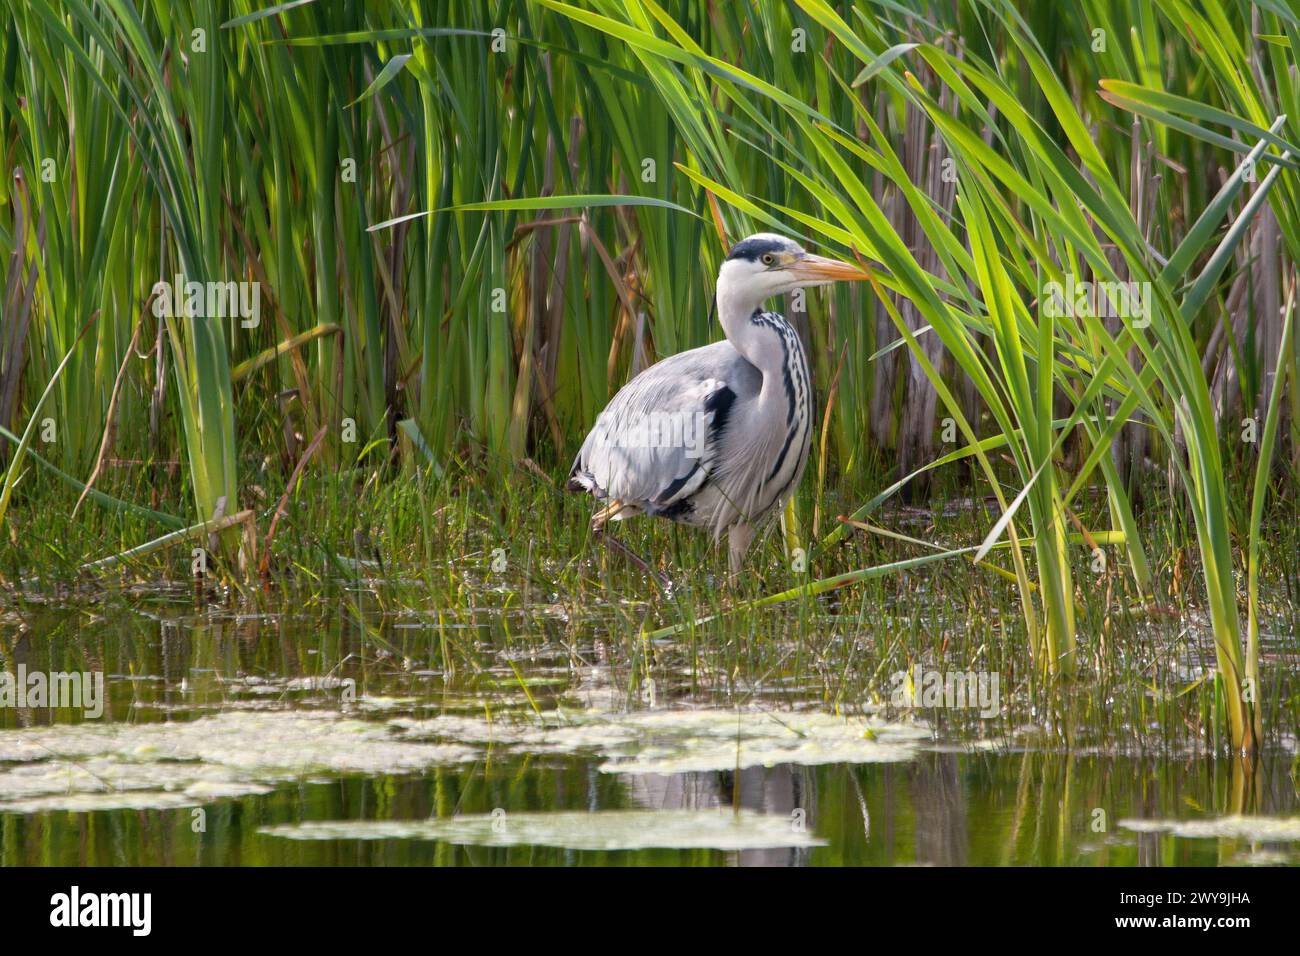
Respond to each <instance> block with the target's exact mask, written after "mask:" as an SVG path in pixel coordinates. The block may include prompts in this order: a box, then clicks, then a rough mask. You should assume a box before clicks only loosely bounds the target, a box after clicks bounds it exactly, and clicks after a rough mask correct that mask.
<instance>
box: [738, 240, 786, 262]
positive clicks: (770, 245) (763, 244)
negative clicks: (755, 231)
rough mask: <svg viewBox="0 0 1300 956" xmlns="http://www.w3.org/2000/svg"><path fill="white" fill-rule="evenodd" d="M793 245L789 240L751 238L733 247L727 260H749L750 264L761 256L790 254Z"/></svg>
mask: <svg viewBox="0 0 1300 956" xmlns="http://www.w3.org/2000/svg"><path fill="white" fill-rule="evenodd" d="M792 245H793V243H791V242H790V241H789V240H787V239H768V238H766V237H759V236H751V237H750V238H748V239H742V240H740V242H738V243H736V244H735V245H734V246H732V247H731V252H730V253H728V254H727V260H728V261H730V260H732V259H748V260H749V261H750V262H754V261H756V260H757V259H758V257H759V256H763V255H766V254H767V253H769V252H789V251H790V248H791V246H792Z"/></svg>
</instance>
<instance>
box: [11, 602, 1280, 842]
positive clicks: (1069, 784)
mask: <svg viewBox="0 0 1300 956" xmlns="http://www.w3.org/2000/svg"><path fill="white" fill-rule="evenodd" d="M290 603H292V602H290ZM552 617H553V618H554V622H553V624H552V625H548V626H544V627H541V628H540V629H533V630H529V629H527V628H524V627H522V626H521V622H519V621H515V622H514V623H513V625H512V624H511V622H510V618H509V616H508V615H503V614H500V613H494V614H484V615H480V614H477V613H473V614H466V613H464V612H459V613H456V614H452V613H450V612H447V613H444V614H442V615H438V614H437V613H436V612H428V611H424V612H417V611H411V610H400V609H398V608H396V607H388V608H386V609H383V610H381V609H379V608H375V607H365V608H364V609H359V606H358V605H357V604H356V603H355V602H354V601H351V600H343V601H338V600H335V601H322V602H320V603H314V602H311V601H306V602H304V603H303V604H302V605H301V606H297V607H294V608H293V609H292V610H286V609H285V608H279V609H277V610H275V611H274V612H272V611H269V610H267V609H264V608H263V609H257V610H252V611H248V610H246V611H241V612H238V613H236V612H231V611H228V610H226V611H223V610H221V609H219V608H208V607H201V606H200V607H196V606H195V604H194V602H193V600H192V597H191V596H190V595H189V594H188V593H187V592H186V591H184V590H180V591H176V592H168V591H164V590H154V591H151V592H148V593H145V594H133V595H117V596H112V597H111V598H108V599H106V600H104V601H101V602H99V603H97V604H89V605H76V606H67V607H62V608H51V609H50V610H48V611H42V612H38V613H36V614H34V615H27V616H26V617H25V621H26V623H25V625H24V626H22V627H19V626H16V622H15V620H14V619H12V618H3V619H0V656H2V658H3V669H4V670H8V671H10V672H15V671H16V669H17V667H18V665H20V664H21V665H22V666H23V667H24V668H25V669H26V670H27V671H28V672H31V671H38V670H39V671H43V672H52V671H65V672H71V671H89V672H94V671H102V672H103V673H104V674H105V678H106V680H105V690H106V699H105V700H104V701H103V715H102V717H100V718H99V719H98V720H86V719H84V715H83V714H82V712H81V710H80V709H78V708H75V707H72V708H69V707H63V708H55V709H49V708H26V709H18V708H3V709H0V863H3V864H4V865H7V866H12V865H51V864H62V865H84V864H94V865H181V866H193V865H248V864H258V865H336V864H349V865H372V864H383V865H410V866H427V865H439V866H458V865H463V866H484V865H506V864H525V863H544V864H565V865H600V864H648V865H659V864H671V865H767V864H776V865H813V866H819V865H839V864H858V865H861V864H867V865H1015V864H1044V865H1081V866H1138V865H1141V866H1180V865H1250V864H1273V863H1296V862H1300V797H1298V796H1297V790H1296V783H1295V780H1294V760H1295V757H1294V750H1293V748H1289V747H1287V746H1286V745H1285V744H1283V745H1280V746H1275V747H1274V748H1273V749H1271V750H1270V751H1269V752H1268V753H1266V754H1265V755H1264V758H1263V760H1262V761H1261V763H1260V765H1259V768H1258V769H1257V771H1256V772H1255V774H1254V777H1253V779H1252V780H1251V781H1250V783H1249V785H1246V784H1245V783H1243V778H1242V776H1240V775H1239V774H1238V775H1234V773H1233V768H1232V766H1231V762H1230V761H1226V760H1215V759H1212V758H1210V757H1208V756H1205V755H1204V754H1203V753H1199V754H1198V753H1197V752H1196V751H1195V750H1192V749H1188V748H1186V747H1166V748H1161V747H1159V746H1152V747H1150V748H1148V749H1147V751H1146V752H1145V753H1144V752H1141V748H1138V747H1135V746H1133V744H1132V741H1131V740H1130V741H1129V742H1128V743H1127V744H1125V745H1120V744H1118V743H1116V744H1115V745H1113V746H1109V747H1107V746H1101V745H1098V744H1097V740H1098V739H1100V738H1101V737H1102V736H1103V735H1101V734H1100V733H1095V734H1093V735H1092V737H1091V738H1089V744H1088V745H1087V746H1084V747H1075V748H1072V749H1071V751H1070V752H1067V751H1066V750H1064V749H1062V748H1061V747H1059V746H1056V745H1055V744H1054V743H1053V741H1052V738H1051V737H1050V736H1049V735H1047V734H1045V733H1042V732H1041V728H1038V729H1034V728H1032V727H1028V728H1027V727H1025V726H1024V724H1023V716H1024V715H1023V714H1018V713H1017V714H1014V715H1012V717H1011V718H1009V719H1004V720H1001V721H996V722H991V723H990V722H985V723H981V722H980V721H978V720H970V721H965V722H962V723H960V724H959V725H944V726H941V727H940V726H939V724H942V722H931V721H926V720H921V719H918V718H917V717H916V716H915V715H913V714H910V713H900V712H895V711H891V710H889V709H887V708H884V707H882V706H879V704H876V703H872V702H871V701H870V700H868V699H866V697H865V696H864V697H862V698H860V699H855V700H851V701H844V700H841V701H840V707H839V710H840V713H839V714H835V713H833V711H834V709H835V708H834V706H833V705H832V704H831V703H828V696H829V695H828V689H827V684H826V682H825V681H824V680H819V679H818V678H817V676H816V673H815V672H816V668H815V666H812V665H809V666H808V667H807V668H806V670H800V669H791V668H790V667H789V666H786V667H784V668H776V667H768V668H766V669H765V670H763V672H762V673H750V674H738V673H736V671H735V668H734V667H733V668H732V670H730V671H727V670H726V669H725V668H723V667H716V668H710V667H704V668H701V667H699V666H695V667H685V666H682V665H681V660H682V658H680V656H678V655H677V654H676V649H675V648H674V647H673V646H671V645H668V644H665V645H664V646H662V647H657V648H644V647H638V646H637V644H636V642H635V641H633V642H631V643H628V642H626V641H623V642H620V641H619V640H618V639H616V638H615V637H613V636H612V632H609V631H607V629H606V628H604V627H602V625H601V624H600V623H599V621H595V620H593V621H592V622H587V623H585V624H584V625H583V626H581V627H574V626H573V625H572V624H571V622H567V621H565V620H563V617H564V616H563V615H561V614H556V615H552ZM525 632H526V633H525ZM449 644H450V645H451V646H452V649H451V650H448V645H449ZM629 647H630V648H631V652H629ZM648 659H649V663H647V660H648ZM778 659H782V658H779V657H778ZM443 660H451V661H452V663H453V664H454V667H453V668H452V669H450V670H449V669H446V668H442V667H435V666H432V664H431V662H435V661H437V662H441V661H443ZM1290 739H1292V738H1290V737H1287V736H1284V737H1283V740H1290ZM1242 811H1249V815H1248V816H1247V817H1246V818H1245V819H1242V818H1240V816H1239V815H1240V814H1241V812H1242Z"/></svg>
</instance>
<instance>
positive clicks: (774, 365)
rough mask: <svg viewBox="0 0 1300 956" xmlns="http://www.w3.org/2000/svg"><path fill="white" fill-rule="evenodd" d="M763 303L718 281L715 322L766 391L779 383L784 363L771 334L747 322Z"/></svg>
mask: <svg viewBox="0 0 1300 956" xmlns="http://www.w3.org/2000/svg"><path fill="white" fill-rule="evenodd" d="M763 302H764V300H763V299H762V298H758V297H756V296H755V295H754V293H752V292H748V293H747V292H746V290H744V289H743V288H736V287H735V286H734V285H732V283H730V282H728V281H727V280H726V277H725V276H724V277H722V278H720V279H719V280H718V321H720V322H721V323H722V331H723V333H724V334H725V335H726V336H727V341H728V342H730V343H731V344H732V345H733V346H735V349H736V351H737V352H739V353H740V354H741V355H742V356H744V357H745V359H746V360H747V361H748V362H749V364H750V365H753V366H754V367H755V368H757V369H758V370H759V371H760V372H762V373H763V386H764V389H765V390H766V389H767V388H768V386H769V384H770V383H771V382H772V381H773V380H774V379H775V380H776V381H780V379H781V377H782V375H783V374H784V363H783V361H782V350H781V349H780V347H779V346H778V343H776V342H775V341H774V340H773V333H772V330H771V329H770V328H767V327H765V326H763V325H760V324H758V323H756V322H754V321H753V320H752V319H751V316H753V314H754V312H755V310H757V309H758V308H759V307H761V306H762V304H763Z"/></svg>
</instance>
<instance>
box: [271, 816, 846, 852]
mask: <svg viewBox="0 0 1300 956" xmlns="http://www.w3.org/2000/svg"><path fill="white" fill-rule="evenodd" d="M258 832H259V833H263V834H266V835H267V836H275V837H283V838H285V839H290V840H438V841H441V842H444V843H454V844H463V845H470V846H550V847H559V848H562V849H566V850H645V849H653V848H671V849H683V850H686V849H690V850H695V849H705V850H710V849H711V850H757V849H771V848H774V847H813V846H825V845H826V841H824V840H820V839H818V838H817V837H815V836H813V835H812V834H810V833H807V832H805V831H802V830H800V829H798V828H797V827H795V826H794V825H793V824H792V822H791V820H790V818H788V817H781V816H772V815H769V814H762V813H755V812H754V811H752V810H739V811H733V810H731V809H729V808H727V809H719V810H603V811H598V812H595V813H584V812H556V813H508V814H496V815H493V814H473V815H466V816H459V817H448V818H446V819H434V820H412V821H399V820H338V821H310V822H307V823H300V824H294V825H289V826H274V827H263V828H262V829H260V830H259V831H258Z"/></svg>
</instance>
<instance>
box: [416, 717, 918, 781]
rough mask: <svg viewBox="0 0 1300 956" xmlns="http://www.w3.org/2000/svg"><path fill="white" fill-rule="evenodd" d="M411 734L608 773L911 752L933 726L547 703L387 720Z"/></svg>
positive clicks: (891, 758) (892, 756) (883, 759)
mask: <svg viewBox="0 0 1300 956" xmlns="http://www.w3.org/2000/svg"><path fill="white" fill-rule="evenodd" d="M393 726H395V727H397V728H398V729H399V730H400V731H401V732H402V734H403V735H404V736H407V737H410V738H413V739H453V740H461V741H476V742H480V743H484V744H490V745H492V746H496V747H503V748H507V749H518V750H520V751H524V752H528V753H589V754H592V755H595V756H597V757H600V758H603V763H602V764H601V765H600V769H601V770H602V771H604V772H605V773H686V772H703V771H711V770H735V769H744V768H746V767H756V766H763V767H772V766H776V765H777V764H803V765H817V764H830V763H893V762H900V761H907V760H911V759H912V758H913V757H914V756H915V755H916V753H917V751H918V750H919V749H920V748H921V747H922V746H923V745H925V744H926V743H927V742H928V740H929V738H930V732H929V731H928V730H927V729H926V728H924V727H923V726H920V725H916V724H897V723H889V722H886V721H882V720H878V719H875V718H871V717H837V716H834V715H831V714H821V713H815V712H798V711H796V712H775V711H766V710H758V709H753V710H731V711H726V710H649V711H633V712H630V713H625V714H612V713H608V712H605V711H581V712H577V713H567V712H563V713H562V712H559V711H551V712H549V713H546V714H543V715H542V716H541V718H540V719H539V718H532V719H530V720H522V721H520V720H496V721H491V722H489V721H487V720H483V719H481V718H476V717H464V716H443V717H435V718H432V719H430V720H413V719H399V720H395V721H393Z"/></svg>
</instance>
